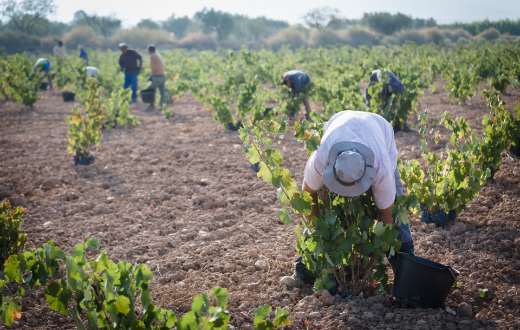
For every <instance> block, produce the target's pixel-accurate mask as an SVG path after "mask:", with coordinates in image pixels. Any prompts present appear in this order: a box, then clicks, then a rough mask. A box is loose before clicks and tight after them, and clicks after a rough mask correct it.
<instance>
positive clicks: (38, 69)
mask: <svg viewBox="0 0 520 330" xmlns="http://www.w3.org/2000/svg"><path fill="white" fill-rule="evenodd" d="M35 76H36V78H37V79H38V81H39V82H40V83H42V82H44V80H47V84H48V86H49V88H50V89H52V78H51V62H50V61H49V59H47V58H39V59H38V60H37V61H36V63H34V66H33V68H32V71H31V78H34V77H35Z"/></svg>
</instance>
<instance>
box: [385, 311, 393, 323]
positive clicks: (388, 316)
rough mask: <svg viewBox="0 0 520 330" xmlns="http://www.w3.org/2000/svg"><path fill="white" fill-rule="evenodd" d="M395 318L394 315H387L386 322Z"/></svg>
mask: <svg viewBox="0 0 520 330" xmlns="http://www.w3.org/2000/svg"><path fill="white" fill-rule="evenodd" d="M393 318H394V313H386V314H385V320H387V321H390V320H392V319H393Z"/></svg>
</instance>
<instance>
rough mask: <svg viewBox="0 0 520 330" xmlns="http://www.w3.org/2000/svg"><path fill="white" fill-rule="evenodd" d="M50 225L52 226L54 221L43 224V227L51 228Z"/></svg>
mask: <svg viewBox="0 0 520 330" xmlns="http://www.w3.org/2000/svg"><path fill="white" fill-rule="evenodd" d="M50 225H52V221H47V222H44V223H43V227H45V228H47V227H49V226H50Z"/></svg>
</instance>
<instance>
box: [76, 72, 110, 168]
mask: <svg viewBox="0 0 520 330" xmlns="http://www.w3.org/2000/svg"><path fill="white" fill-rule="evenodd" d="M101 92H102V91H101V88H100V85H99V84H98V83H97V82H96V81H95V80H93V79H91V80H89V82H88V88H87V92H86V97H85V100H84V101H83V105H82V107H75V108H74V109H73V110H72V114H71V115H70V117H69V118H68V124H69V128H68V147H67V150H68V152H69V154H70V155H73V156H74V159H75V161H76V162H77V161H78V160H79V159H81V158H87V157H90V156H91V155H90V150H91V148H92V146H94V145H96V144H99V143H100V142H101V137H102V128H103V123H104V121H105V106H104V102H103V97H102V93H101Z"/></svg>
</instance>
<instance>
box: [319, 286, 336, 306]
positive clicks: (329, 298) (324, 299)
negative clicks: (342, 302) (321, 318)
mask: <svg viewBox="0 0 520 330" xmlns="http://www.w3.org/2000/svg"><path fill="white" fill-rule="evenodd" d="M318 299H319V300H320V301H321V303H322V304H323V305H324V306H330V305H332V304H334V296H333V295H331V294H330V292H329V291H328V290H321V291H320V292H319V294H318Z"/></svg>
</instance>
